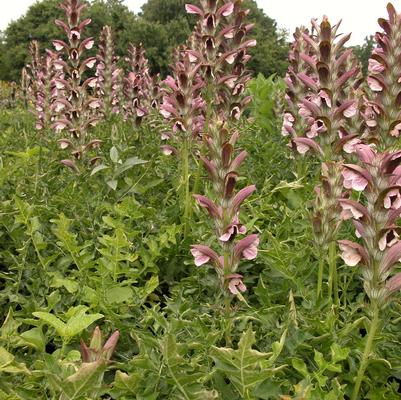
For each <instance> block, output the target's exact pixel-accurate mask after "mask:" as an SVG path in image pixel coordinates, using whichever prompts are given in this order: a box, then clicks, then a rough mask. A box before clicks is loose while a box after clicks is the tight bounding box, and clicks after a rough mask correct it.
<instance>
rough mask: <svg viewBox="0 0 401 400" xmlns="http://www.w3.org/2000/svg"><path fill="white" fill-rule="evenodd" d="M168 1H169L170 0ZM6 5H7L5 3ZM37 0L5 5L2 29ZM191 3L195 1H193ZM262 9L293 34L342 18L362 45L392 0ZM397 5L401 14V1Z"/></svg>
mask: <svg viewBox="0 0 401 400" xmlns="http://www.w3.org/2000/svg"><path fill="white" fill-rule="evenodd" d="M166 1H168V0H166ZM2 2H5V1H4V0H2ZM35 2H36V1H35V0H13V1H7V2H5V3H6V5H2V6H1V14H0V30H4V29H5V28H6V27H7V24H8V23H9V22H11V21H12V20H15V19H18V18H19V17H20V16H22V15H23V14H25V12H26V11H27V9H28V8H29V6H30V5H32V4H34V3H35ZM189 2H191V0H189ZM143 3H145V0H125V4H126V5H127V6H128V7H129V8H130V9H131V10H133V11H135V12H138V11H140V8H141V6H142V4H143ZM257 3H258V6H259V7H260V8H262V9H263V10H264V11H265V13H266V14H267V15H268V16H269V17H271V18H274V19H275V20H276V21H277V24H278V27H279V28H283V29H286V30H288V31H289V32H290V33H292V32H293V31H294V29H295V28H296V27H297V26H300V25H306V26H309V22H310V19H311V18H312V17H315V18H321V17H322V16H323V15H327V16H328V17H329V19H330V21H332V23H335V22H337V21H338V20H340V19H341V18H342V29H340V31H341V32H344V33H348V32H352V33H353V34H352V37H351V40H350V42H349V43H350V44H352V45H355V44H362V43H363V40H364V38H365V37H366V36H368V35H370V34H374V33H375V32H376V30H377V29H378V25H377V19H378V18H379V17H385V16H386V15H387V13H386V5H387V3H388V0H257ZM393 4H394V5H395V7H396V8H397V9H398V10H399V11H400V12H401V0H394V1H393Z"/></svg>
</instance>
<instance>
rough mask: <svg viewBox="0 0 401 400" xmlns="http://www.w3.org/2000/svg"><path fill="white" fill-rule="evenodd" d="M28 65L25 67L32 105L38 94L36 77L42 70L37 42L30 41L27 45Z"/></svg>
mask: <svg viewBox="0 0 401 400" xmlns="http://www.w3.org/2000/svg"><path fill="white" fill-rule="evenodd" d="M29 54H30V63H29V64H28V65H27V69H28V71H29V75H30V77H31V84H30V87H29V91H30V93H29V94H30V98H31V101H32V102H33V103H35V101H36V97H37V94H38V90H39V88H38V82H37V76H38V75H39V71H40V70H41V68H42V57H41V56H40V49H39V43H38V41H37V40H32V41H31V43H30V44H29Z"/></svg>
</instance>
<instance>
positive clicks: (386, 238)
mask: <svg viewBox="0 0 401 400" xmlns="http://www.w3.org/2000/svg"><path fill="white" fill-rule="evenodd" d="M399 238H400V236H399V235H398V233H397V231H396V230H395V229H389V230H388V231H386V232H385V233H384V235H383V236H382V237H381V238H380V240H379V243H378V244H379V249H380V250H381V251H384V250H385V249H386V247H391V246H392V245H394V244H396V243H397V242H398V241H399Z"/></svg>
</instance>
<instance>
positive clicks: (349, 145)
mask: <svg viewBox="0 0 401 400" xmlns="http://www.w3.org/2000/svg"><path fill="white" fill-rule="evenodd" d="M361 143H362V142H361V139H358V138H353V139H351V140H348V141H347V142H346V143H345V144H344V146H343V150H344V151H345V152H346V153H348V154H352V153H355V146H356V145H358V144H361Z"/></svg>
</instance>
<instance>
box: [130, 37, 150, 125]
mask: <svg viewBox="0 0 401 400" xmlns="http://www.w3.org/2000/svg"><path fill="white" fill-rule="evenodd" d="M126 61H127V62H128V63H129V64H130V66H131V71H130V72H129V73H128V75H127V76H126V77H125V79H124V97H125V104H124V111H125V118H126V119H132V120H133V121H134V123H135V124H137V125H139V124H140V123H141V121H142V119H143V118H144V117H145V116H146V115H148V114H149V112H150V111H151V109H152V103H153V100H154V99H153V97H152V95H153V80H152V77H151V76H150V72H149V65H148V59H147V58H146V54H145V50H144V48H143V46H142V44H139V45H138V46H135V45H133V44H130V45H129V47H128V57H126ZM153 108H154V107H153Z"/></svg>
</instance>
